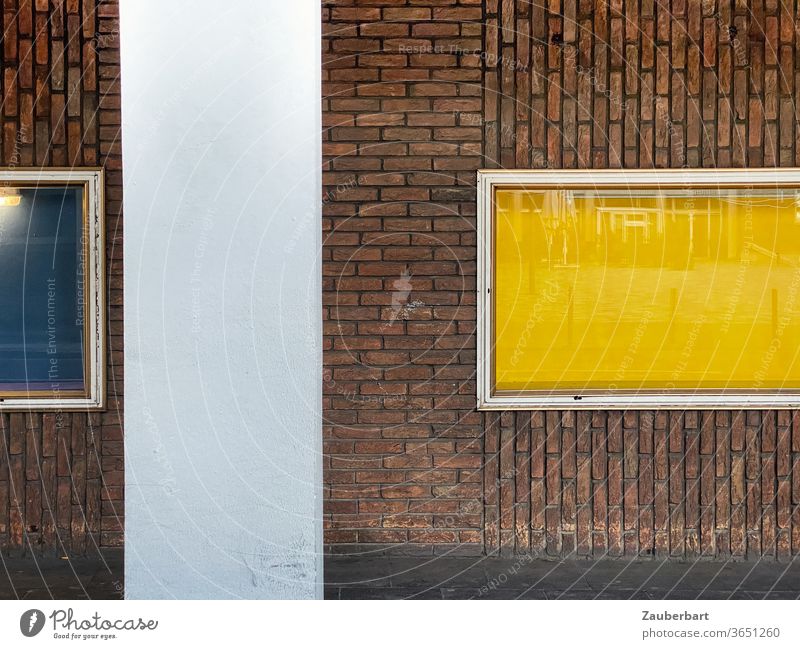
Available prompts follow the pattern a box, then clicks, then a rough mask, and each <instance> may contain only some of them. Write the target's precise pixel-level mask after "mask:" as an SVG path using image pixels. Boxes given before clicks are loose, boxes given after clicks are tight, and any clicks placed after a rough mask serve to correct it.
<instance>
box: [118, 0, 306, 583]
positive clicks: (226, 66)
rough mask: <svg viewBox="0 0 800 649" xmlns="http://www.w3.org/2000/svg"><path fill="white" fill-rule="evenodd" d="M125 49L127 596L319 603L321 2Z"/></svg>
mask: <svg viewBox="0 0 800 649" xmlns="http://www.w3.org/2000/svg"><path fill="white" fill-rule="evenodd" d="M121 40H122V114H123V131H122V138H123V165H124V179H125V186H124V209H125V217H124V219H125V227H124V257H125V259H124V277H125V445H126V447H125V457H126V462H125V488H126V501H125V502H126V508H125V528H126V529H125V578H126V595H127V596H128V597H129V598H171V597H177V598H237V597H244V598H313V597H320V596H321V595H322V507H321V497H322V470H321V445H322V434H321V414H320V412H321V393H320V390H321V383H322V374H321V372H322V370H321V367H322V352H321V297H320V296H321V280H320V263H321V256H320V248H321V214H320V209H321V207H320V186H321V180H320V164H321V157H320V156H321V154H320V129H321V126H320V70H319V68H320V3H319V1H318V0H292V1H291V2H286V1H285V0H227V1H226V2H218V1H216V0H170V1H169V2H164V0H122V7H121Z"/></svg>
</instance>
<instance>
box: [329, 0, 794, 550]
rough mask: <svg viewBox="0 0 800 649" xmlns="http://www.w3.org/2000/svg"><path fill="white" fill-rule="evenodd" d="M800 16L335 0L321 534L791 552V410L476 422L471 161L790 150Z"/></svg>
mask: <svg viewBox="0 0 800 649" xmlns="http://www.w3.org/2000/svg"><path fill="white" fill-rule="evenodd" d="M799 24H800V14H798V13H797V10H796V9H795V8H794V5H793V3H779V2H777V0H760V1H756V2H741V1H740V0H735V1H720V2H715V1H713V0H708V1H702V2H701V1H700V0H673V1H672V2H667V1H663V2H662V1H655V0H641V1H639V2H629V1H625V0H563V2H560V1H558V0H557V1H555V2H552V1H551V2H545V1H543V0H540V1H538V2H536V1H534V2H526V1H524V0H518V1H517V2H514V0H508V1H506V0H460V1H457V0H372V1H370V0H367V1H360V0H359V1H357V2H356V1H355V0H331V1H327V2H324V3H323V34H324V35H323V58H324V73H323V80H324V87H323V111H324V115H323V118H324V134H323V154H324V156H325V166H324V169H323V173H324V181H323V184H324V185H325V194H324V197H323V202H324V207H323V221H324V223H323V227H324V252H323V259H324V269H323V273H324V278H323V279H324V286H323V291H324V309H325V314H324V317H325V320H324V333H325V383H324V386H323V389H324V407H325V413H324V416H325V420H324V441H325V450H326V456H325V488H326V514H325V525H326V540H327V543H328V544H330V545H331V546H333V547H334V549H337V548H338V549H340V550H341V549H345V548H351V547H352V544H358V545H360V546H364V545H367V546H373V545H380V546H384V545H387V544H388V545H391V546H392V547H394V548H402V549H403V550H409V549H412V550H414V551H420V552H429V551H431V550H434V551H436V550H437V549H439V550H440V551H450V550H451V549H452V548H453V546H457V548H458V551H459V552H472V553H484V552H485V553H496V552H501V553H514V552H524V553H528V552H534V553H540V554H547V555H552V556H561V555H568V554H572V553H577V555H579V556H604V555H610V556H635V555H641V556H662V557H666V556H673V557H685V558H691V557H700V556H706V557H717V558H724V557H731V556H732V557H735V558H758V557H762V556H764V557H776V558H779V559H786V558H788V557H790V556H792V555H795V554H800V418H798V416H797V414H796V413H792V412H787V411H780V412H757V411H754V412H728V411H720V412H626V413H622V412H588V413H587V412H577V413H576V412H568V411H565V412H547V413H542V412H533V413H531V412H506V413H480V412H476V410H475V408H474V404H475V348H476V346H475V322H476V320H475V315H476V313H475V272H476V264H475V259H476V252H477V251H476V239H475V189H474V187H475V171H476V169H478V168H481V167H490V168H494V167H500V168H537V167H553V168H591V167H594V168H609V167H610V168H615V167H627V168H636V167H689V168H691V167H713V166H718V167H748V166H749V167H760V166H800V145H798V141H800V140H798V138H799V137H800V130H799V129H798V128H797V122H796V117H795V115H796V108H795V107H796V104H797V102H799V101H800V63H797V61H800V51H799V50H800V48H799V47H798V45H800V40H799V39H800V35H798V29H797V28H798V25H799Z"/></svg>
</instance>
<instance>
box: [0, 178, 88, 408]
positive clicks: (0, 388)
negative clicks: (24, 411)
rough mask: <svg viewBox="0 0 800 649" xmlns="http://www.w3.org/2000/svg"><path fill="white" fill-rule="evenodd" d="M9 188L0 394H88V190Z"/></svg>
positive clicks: (2, 228)
mask: <svg viewBox="0 0 800 649" xmlns="http://www.w3.org/2000/svg"><path fill="white" fill-rule="evenodd" d="M3 191H4V194H3V195H4V196H5V195H8V196H11V195H14V196H18V198H19V199H18V200H11V201H5V202H3V203H2V204H0V393H11V392H20V391H22V392H27V391H31V392H43V393H46V396H54V395H55V396H58V393H60V392H71V391H75V390H83V389H84V364H83V341H84V338H83V332H84V290H85V287H84V261H85V260H84V255H83V237H82V231H83V230H82V227H83V218H82V215H83V188H82V187H52V188H42V187H39V188H19V189H14V190H9V189H4V190H3ZM15 202H16V204H14V203H15Z"/></svg>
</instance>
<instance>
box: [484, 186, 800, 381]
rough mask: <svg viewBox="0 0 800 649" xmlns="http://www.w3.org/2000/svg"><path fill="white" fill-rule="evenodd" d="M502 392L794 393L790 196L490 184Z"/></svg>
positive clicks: (799, 297) (798, 220)
mask: <svg viewBox="0 0 800 649" xmlns="http://www.w3.org/2000/svg"><path fill="white" fill-rule="evenodd" d="M494 227H495V232H494V240H495V250H494V275H495V276H494V291H493V294H494V308H495V319H494V345H495V355H494V378H495V390H497V391H503V390H506V391H521V390H546V391H552V390H568V391H573V392H574V391H580V390H598V391H605V392H607V391H614V390H648V391H670V390H681V391H683V392H686V391H687V390H688V391H692V390H725V389H748V390H753V389H756V390H759V389H761V390H775V389H780V388H787V389H788V388H800V362H799V361H798V341H799V340H800V318H798V315H800V313H799V312H800V194H797V195H795V191H794V190H791V191H789V190H786V191H784V190H715V189H709V190H706V189H692V190H663V191H659V190H644V189H642V190H607V189H598V190H590V189H587V190H583V189H580V190H579V189H574V190H547V191H542V190H523V189H498V190H497V192H496V195H495V215H494Z"/></svg>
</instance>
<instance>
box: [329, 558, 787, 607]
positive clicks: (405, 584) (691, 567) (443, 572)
mask: <svg viewBox="0 0 800 649" xmlns="http://www.w3.org/2000/svg"><path fill="white" fill-rule="evenodd" d="M325 582H326V586H325V598H326V599H401V598H402V599H798V598H800V558H798V559H797V560H795V561H793V562H792V563H775V562H766V561H761V562H750V563H725V562H713V563H712V562H707V561H702V562H693V563H688V562H683V563H678V562H676V561H674V560H672V561H652V560H647V561H624V560H617V559H608V560H600V561H586V560H565V561H546V560H541V559H527V560H526V559H525V558H521V557H516V558H511V559H499V558H487V557H472V558H467V557H425V558H409V557H389V558H386V557H374V558H369V557H361V558H357V557H352V556H332V557H326V559H325Z"/></svg>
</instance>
